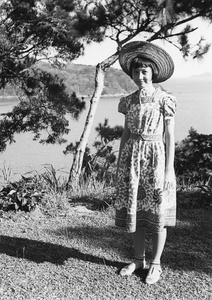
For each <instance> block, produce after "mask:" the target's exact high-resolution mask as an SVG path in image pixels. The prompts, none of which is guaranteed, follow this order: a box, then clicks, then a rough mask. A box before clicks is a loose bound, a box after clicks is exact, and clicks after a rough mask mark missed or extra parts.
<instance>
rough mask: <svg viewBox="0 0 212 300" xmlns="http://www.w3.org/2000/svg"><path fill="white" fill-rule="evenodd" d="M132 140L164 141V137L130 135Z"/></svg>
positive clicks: (157, 135) (156, 135) (159, 135)
mask: <svg viewBox="0 0 212 300" xmlns="http://www.w3.org/2000/svg"><path fill="white" fill-rule="evenodd" d="M130 139H134V140H139V139H140V140H143V141H150V142H151V141H153V142H154V141H162V140H163V136H162V135H161V134H138V133H130Z"/></svg>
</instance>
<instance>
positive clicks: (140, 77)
mask: <svg viewBox="0 0 212 300" xmlns="http://www.w3.org/2000/svg"><path fill="white" fill-rule="evenodd" d="M152 75H153V74H152V69H151V68H150V67H139V68H133V69H132V79H133V81H134V82H135V84H136V85H137V86H138V87H139V88H140V89H141V88H145V87H148V86H150V85H152Z"/></svg>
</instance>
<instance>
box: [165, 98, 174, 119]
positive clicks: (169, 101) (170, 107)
mask: <svg viewBox="0 0 212 300" xmlns="http://www.w3.org/2000/svg"><path fill="white" fill-rule="evenodd" d="M176 107H177V101H176V98H175V97H174V96H172V95H166V96H164V97H163V108H164V118H165V120H167V119H170V118H172V117H173V116H174V115H175V113H176Z"/></svg>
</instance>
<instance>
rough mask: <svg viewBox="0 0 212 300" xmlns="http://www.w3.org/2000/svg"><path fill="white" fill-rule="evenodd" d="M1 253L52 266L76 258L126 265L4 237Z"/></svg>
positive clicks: (68, 249)
mask: <svg viewBox="0 0 212 300" xmlns="http://www.w3.org/2000/svg"><path fill="white" fill-rule="evenodd" d="M0 253H2V254H6V255H9V256H12V257H16V258H21V259H26V260H30V261H33V262H36V263H44V262H50V263H52V264H57V265H62V264H63V263H64V262H65V261H66V260H68V259H70V258H74V259H77V260H82V261H85V262H92V263H95V264H100V265H107V266H112V267H116V268H118V269H119V268H121V267H123V265H124V264H123V263H120V262H117V261H112V260H107V259H103V258H101V257H98V256H94V255H91V254H85V253H82V252H81V251H79V250H77V249H75V248H68V247H64V246H61V245H56V244H52V243H46V242H41V241H36V240H30V239H26V238H18V237H10V236H3V235H1V236H0Z"/></svg>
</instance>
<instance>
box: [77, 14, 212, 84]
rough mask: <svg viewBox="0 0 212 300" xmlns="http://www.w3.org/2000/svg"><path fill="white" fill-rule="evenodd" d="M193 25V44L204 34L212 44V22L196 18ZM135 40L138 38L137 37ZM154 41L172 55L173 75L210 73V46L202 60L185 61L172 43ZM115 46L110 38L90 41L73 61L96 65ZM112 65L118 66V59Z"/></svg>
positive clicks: (110, 53) (211, 63) (211, 67)
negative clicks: (96, 41)
mask: <svg viewBox="0 0 212 300" xmlns="http://www.w3.org/2000/svg"><path fill="white" fill-rule="evenodd" d="M193 25H194V26H195V27H198V29H197V30H196V31H195V32H193V33H191V34H190V39H191V41H192V42H193V44H194V45H195V44H197V43H198V41H199V37H200V36H204V37H205V38H206V40H207V42H209V43H211V44H212V34H211V32H212V24H211V25H210V24H209V23H208V22H206V21H199V20H196V21H195V22H193ZM136 40H138V38H137V39H136ZM154 43H156V44H157V45H158V46H161V47H162V48H164V49H165V50H166V51H167V52H169V54H170V55H171V56H172V58H173V60H174V64H175V71H174V74H173V77H176V78H178V77H190V76H192V75H200V74H202V73H207V72H209V73H212V47H211V49H210V50H209V52H208V53H207V54H205V56H204V58H203V59H202V60H197V59H193V58H189V59H188V60H187V61H185V59H184V58H183V57H182V54H181V53H180V51H179V50H178V49H177V48H176V47H174V46H173V45H170V44H169V43H164V42H161V41H154ZM116 47H117V44H116V43H115V42H114V41H111V40H110V39H107V40H105V41H104V42H102V43H92V44H90V45H88V46H86V48H85V54H84V55H83V56H81V57H79V58H78V59H76V60H74V61H73V62H74V63H77V64H85V65H95V66H96V65H97V64H98V63H100V62H101V61H103V60H104V59H106V58H107V57H109V56H110V55H112V54H113V53H115V52H116ZM113 67H114V68H120V66H119V63H118V61H117V62H116V63H115V64H114V65H113Z"/></svg>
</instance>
